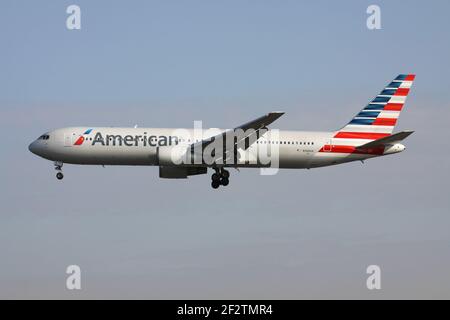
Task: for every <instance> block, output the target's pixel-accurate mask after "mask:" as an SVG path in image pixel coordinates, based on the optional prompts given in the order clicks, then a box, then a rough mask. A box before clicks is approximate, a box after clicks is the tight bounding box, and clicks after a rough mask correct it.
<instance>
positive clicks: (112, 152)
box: [29, 127, 402, 169]
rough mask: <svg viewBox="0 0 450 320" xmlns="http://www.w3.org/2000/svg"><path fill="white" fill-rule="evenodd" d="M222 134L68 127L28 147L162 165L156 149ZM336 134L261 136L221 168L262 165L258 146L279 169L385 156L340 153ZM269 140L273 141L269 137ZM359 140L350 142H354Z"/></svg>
mask: <svg viewBox="0 0 450 320" xmlns="http://www.w3.org/2000/svg"><path fill="white" fill-rule="evenodd" d="M221 131H223V130H220V129H209V130H203V131H202V132H201V134H200V136H198V137H195V136H194V134H195V131H194V130H192V129H169V128H115V127H101V128H99V127H95V128H94V129H91V128H89V127H72V128H62V129H57V130H54V131H51V132H49V133H47V134H46V136H47V137H48V138H46V139H37V140H35V141H34V142H33V143H32V144H31V145H30V147H29V149H30V151H32V152H33V153H35V154H37V155H39V156H41V157H43V158H45V159H48V160H52V161H58V162H62V163H70V164H84V165H143V166H154V165H156V166H157V165H160V163H159V162H158V156H157V154H158V148H161V147H166V146H174V145H178V146H183V145H186V146H188V145H191V144H192V143H195V142H198V141H200V140H202V139H204V138H207V137H210V136H213V135H215V134H217V133H218V132H221ZM86 132H89V133H87V134H86ZM269 132H270V131H269ZM197 135H198V134H197ZM334 135H335V132H306V131H282V130H280V131H278V130H277V134H276V135H270V134H267V135H262V136H261V137H260V138H259V139H258V141H257V143H254V144H252V145H251V146H250V147H249V148H248V151H247V152H248V155H249V156H248V157H246V158H245V159H240V160H239V161H237V163H233V164H231V165H230V164H225V165H224V166H233V167H261V166H263V165H261V161H259V160H260V159H258V157H259V154H260V153H259V152H258V148H260V147H263V146H266V147H267V146H270V147H277V150H278V155H279V156H278V165H277V167H279V168H299V169H301V168H314V167H322V166H328V165H335V164H339V163H344V162H349V161H355V160H364V159H368V158H372V157H375V156H380V155H384V154H387V152H384V151H382V152H381V153H377V154H359V153H352V152H347V151H345V152H339V149H337V148H336V149H333V143H334V142H333V137H334ZM269 136H272V137H271V138H268V137H269ZM274 137H276V138H274ZM100 138H101V139H100ZM363 142H364V141H361V142H359V141H355V140H353V141H352V143H356V144H358V143H359V144H361V143H363ZM399 151H402V150H397V151H395V150H393V151H392V150H391V152H389V153H395V152H399ZM190 165H192V166H196V165H197V166H199V165H198V164H190ZM184 166H189V165H184ZM202 166H205V165H204V164H202Z"/></svg>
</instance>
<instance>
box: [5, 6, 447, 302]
mask: <svg viewBox="0 0 450 320" xmlns="http://www.w3.org/2000/svg"><path fill="white" fill-rule="evenodd" d="M71 4H76V5H78V6H79V7H80V8H81V30H68V29H67V28H66V19H67V17H68V14H67V13H66V8H67V7H68V6H69V5H71ZM371 4H377V5H379V6H380V8H381V26H382V28H381V29H380V30H369V29H368V28H367V26H366V20H367V18H368V14H367V13H366V9H367V7H368V6H369V5H371ZM448 12H450V3H449V2H448V1H438V0H436V1H432V2H427V3H425V2H423V1H408V2H407V3H406V2H404V1H339V2H337V1H314V2H313V1H288V0H283V1H274V0H265V1H235V0H232V1H206V0H201V1H200V0H191V1H132V2H130V1H103V0H102V1H100V0H99V1H85V0H73V1H50V0H41V1H20V0H19V1H18V0H14V1H13V0H4V1H1V2H0V47H1V54H0V70H1V72H0V88H1V90H0V135H1V136H2V148H1V150H2V151H1V158H0V161H1V164H2V165H1V169H0V298H2V299H15V298H22V299H32V298H37V299H50V298H60V299H80V298H87V299H100V298H106V299H118V298H124V299H131V298H137V299H229V298H232V299H250V298H253V299H304V298H307V299H318V298H325V299H351V298H357V299H396V298H405V299H415V298H425V299H431V298H437V299H445V298H446V299H449V298H450V274H449V270H450V231H449V226H450V210H449V209H450V199H449V196H448V190H449V188H450V170H449V169H450V165H449V161H448V159H449V157H450V151H449V149H448V148H447V146H448V141H449V139H450V134H449V131H448V121H449V119H450V111H449V105H450V103H449V102H450V90H448V88H449V87H450V86H449V85H450V80H449V79H448V78H447V76H446V74H450V62H449V57H450V43H449V40H448V33H449V31H450V20H449V19H448ZM400 73H414V74H416V75H417V77H416V81H415V83H414V85H413V88H412V90H411V93H410V94H409V97H408V100H407V103H406V107H405V108H404V109H403V110H404V111H403V112H402V115H401V117H400V120H399V123H398V125H397V127H396V130H397V131H400V130H415V133H414V134H413V135H412V136H410V137H409V138H408V139H407V140H406V141H405V145H406V151H405V152H403V153H401V154H396V155H392V156H387V157H383V158H379V159H373V160H369V161H366V162H365V163H364V164H362V163H360V162H357V163H356V162H355V163H349V164H344V165H340V166H334V167H327V168H319V169H312V170H281V171H280V172H279V173H278V174H277V175H274V176H261V175H259V170H254V169H243V170H240V171H239V172H238V171H236V170H233V171H231V177H230V185H229V186H227V187H226V188H220V189H218V190H213V189H212V188H211V186H210V177H209V175H208V176H206V175H201V176H196V177H191V178H189V179H187V180H179V181H178V180H177V181H173V180H163V179H159V178H158V168H157V167H106V168H102V167H97V166H75V165H65V166H64V173H65V178H64V180H63V181H57V180H56V178H55V171H54V168H53V164H52V163H51V162H49V161H46V160H44V159H41V158H38V157H36V156H35V155H33V154H31V153H30V152H29V151H28V145H29V143H30V142H32V141H33V140H34V139H36V138H37V137H38V136H39V135H41V134H43V133H44V132H47V131H48V130H51V129H55V128H60V127H65V126H94V127H95V126H134V125H135V124H137V125H139V126H140V127H185V128H189V127H192V126H193V121H195V120H202V121H203V123H204V126H206V127H222V128H231V127H235V126H237V125H239V124H242V123H244V122H247V121H248V120H251V119H254V118H256V117H259V116H261V115H263V114H264V113H266V112H269V111H272V110H283V111H285V112H286V114H285V115H284V116H283V117H282V118H280V119H279V120H278V121H277V122H276V123H275V124H274V125H273V127H274V128H278V129H290V130H318V131H326V130H330V131H331V130H335V129H337V128H339V127H341V126H342V125H344V124H345V123H347V122H348V121H349V120H350V119H351V118H352V117H353V115H354V114H355V113H356V112H358V111H359V110H360V109H361V108H362V107H363V106H364V105H366V104H367V102H368V101H369V100H370V99H372V98H373V97H374V96H375V95H376V94H378V93H379V92H380V90H381V89H382V88H383V87H384V86H385V85H386V84H387V83H389V82H390V81H391V80H392V79H393V78H394V77H396V76H397V75H398V74H400ZM73 264H75V265H79V266H80V268H81V272H82V278H81V283H82V289H81V290H72V291H71V290H67V289H66V278H67V277H68V275H67V274H66V268H67V266H69V265H73ZM369 265H378V266H380V268H381V286H382V287H381V290H368V289H367V287H366V279H367V277H368V274H366V268H367V266H369Z"/></svg>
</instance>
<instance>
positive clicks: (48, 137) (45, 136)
mask: <svg viewBox="0 0 450 320" xmlns="http://www.w3.org/2000/svg"><path fill="white" fill-rule="evenodd" d="M48 139H50V136H49V135H48V134H43V135H42V136H40V137H39V138H38V140H48Z"/></svg>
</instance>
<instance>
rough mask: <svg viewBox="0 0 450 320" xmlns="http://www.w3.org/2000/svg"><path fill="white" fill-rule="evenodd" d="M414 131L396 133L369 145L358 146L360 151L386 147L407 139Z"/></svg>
mask: <svg viewBox="0 0 450 320" xmlns="http://www.w3.org/2000/svg"><path fill="white" fill-rule="evenodd" d="M413 132H414V131H401V132H398V133H394V134H392V135H390V136H387V137H384V138H381V139H377V140H374V141H371V142H369V143H366V144H363V145H361V146H358V149H367V148H375V147H384V146H386V145H388V144H393V143H396V142H399V141H402V140H404V139H406V138H407V137H408V136H409V135H411V134H412V133H413Z"/></svg>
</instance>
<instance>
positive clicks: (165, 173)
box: [159, 166, 208, 179]
mask: <svg viewBox="0 0 450 320" xmlns="http://www.w3.org/2000/svg"><path fill="white" fill-rule="evenodd" d="M207 171H208V168H206V167H174V166H170V167H163V166H160V167H159V177H160V178H165V179H186V178H187V177H188V176H193V175H197V174H206V173H207Z"/></svg>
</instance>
